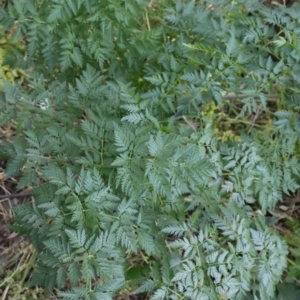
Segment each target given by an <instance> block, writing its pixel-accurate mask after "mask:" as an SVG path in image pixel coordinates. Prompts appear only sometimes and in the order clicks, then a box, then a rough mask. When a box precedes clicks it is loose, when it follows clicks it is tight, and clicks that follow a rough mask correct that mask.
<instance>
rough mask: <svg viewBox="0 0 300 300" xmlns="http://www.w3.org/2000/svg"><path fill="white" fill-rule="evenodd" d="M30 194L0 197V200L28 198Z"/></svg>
mask: <svg viewBox="0 0 300 300" xmlns="http://www.w3.org/2000/svg"><path fill="white" fill-rule="evenodd" d="M30 196H32V194H31V193H20V194H9V195H0V199H6V198H7V199H13V198H21V197H30Z"/></svg>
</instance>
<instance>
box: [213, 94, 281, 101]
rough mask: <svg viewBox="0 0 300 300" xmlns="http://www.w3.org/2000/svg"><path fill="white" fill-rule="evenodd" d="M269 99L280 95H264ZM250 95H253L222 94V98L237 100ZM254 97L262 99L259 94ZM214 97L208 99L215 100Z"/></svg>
mask: <svg viewBox="0 0 300 300" xmlns="http://www.w3.org/2000/svg"><path fill="white" fill-rule="evenodd" d="M264 96H265V97H266V98H267V99H268V98H269V99H276V98H280V95H277V94H265V95H264ZM248 97H251V96H249V95H245V94H237V95H225V96H222V99H224V100H236V99H245V98H248ZM253 98H254V99H260V97H259V96H254V97H253ZM213 99H214V98H212V97H210V98H208V100H213Z"/></svg>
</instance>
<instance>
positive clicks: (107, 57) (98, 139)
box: [0, 0, 300, 300]
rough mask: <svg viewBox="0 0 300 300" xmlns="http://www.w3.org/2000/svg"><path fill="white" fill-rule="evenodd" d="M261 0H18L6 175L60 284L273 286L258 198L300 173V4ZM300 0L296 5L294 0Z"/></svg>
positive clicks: (4, 99)
mask: <svg viewBox="0 0 300 300" xmlns="http://www.w3.org/2000/svg"><path fill="white" fill-rule="evenodd" d="M296 8H297V5H296V4H295V5H294V6H293V8H292V9H287V8H285V7H281V6H277V7H275V8H274V9H270V8H267V7H265V6H263V5H262V4H261V3H259V2H258V1H255V0H249V1H247V0H244V1H242V0H239V1H234V2H231V1H225V0H224V1H205V0H203V1H145V0H127V1H119V0H110V1H98V0H66V1H57V0H26V1H25V0H24V1H20V0H15V1H12V3H11V4H9V5H8V7H7V8H6V9H5V10H4V9H2V10H1V14H0V17H1V22H2V23H3V24H4V26H6V29H8V28H10V27H11V26H12V25H13V24H14V23H16V22H17V28H16V32H15V35H16V39H18V38H21V37H22V38H24V39H25V40H26V49H27V52H26V56H25V58H24V57H22V56H18V54H17V53H16V54H14V56H13V57H10V62H11V64H12V66H14V63H17V64H18V66H19V67H22V68H24V69H25V70H27V72H30V76H31V81H30V83H28V84H27V85H23V86H17V85H10V84H8V83H7V84H5V87H4V90H5V91H4V93H2V94H1V100H0V121H1V125H5V124H7V123H8V122H11V121H12V120H14V121H15V122H16V124H17V133H16V135H15V136H14V137H12V138H11V139H10V140H8V141H6V142H5V143H3V145H1V147H2V148H1V155H2V156H3V157H5V158H6V159H7V161H8V163H7V169H6V176H7V177H11V176H15V175H16V174H18V173H19V172H20V170H21V171H22V177H21V179H20V181H19V188H23V187H25V186H32V187H33V189H32V193H33V194H34V196H35V201H34V203H32V204H24V205H22V206H19V207H18V208H17V210H16V213H17V220H18V222H19V224H20V227H21V228H22V230H23V232H26V233H27V234H28V236H29V238H30V241H31V242H32V243H33V245H34V246H35V247H36V249H37V251H38V261H37V263H38V265H37V267H36V270H35V276H34V278H33V282H34V283H35V284H39V285H43V286H46V287H48V288H50V289H53V288H55V287H57V288H58V289H59V290H60V296H61V297H62V298H64V299H101V300H102V299H103V300H104V299H112V297H113V296H114V295H116V294H117V293H118V292H120V291H121V292H124V291H128V292H129V293H144V295H145V297H146V298H147V299H151V300H159V299H173V300H175V299H176V300H177V299H193V300H194V299H201V300H205V299H246V297H248V299H272V297H275V298H276V295H275V285H276V284H277V283H278V282H279V280H280V278H281V275H282V273H283V271H284V269H285V267H286V255H287V246H286V244H285V242H284V241H282V240H281V239H280V238H279V237H278V235H277V233H276V231H274V229H272V228H271V227H269V226H268V225H267V224H266V221H265V215H266V213H267V212H268V211H269V210H272V209H274V207H275V205H276V204H277V202H278V201H280V200H281V199H282V195H283V193H287V194H288V193H290V192H293V191H295V190H296V189H297V188H298V187H299V174H300V167H299V160H298V158H297V154H299V152H300V148H299V133H300V122H299V109H300V108H299V104H298V103H299V96H298V95H299V91H300V90H299V88H298V85H299V82H300V67H299V66H300V64H299V62H300V52H299V34H300V24H299V22H300V21H299V20H300V15H299V11H300V10H299V9H296ZM298 8H299V7H298Z"/></svg>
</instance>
